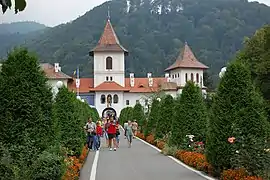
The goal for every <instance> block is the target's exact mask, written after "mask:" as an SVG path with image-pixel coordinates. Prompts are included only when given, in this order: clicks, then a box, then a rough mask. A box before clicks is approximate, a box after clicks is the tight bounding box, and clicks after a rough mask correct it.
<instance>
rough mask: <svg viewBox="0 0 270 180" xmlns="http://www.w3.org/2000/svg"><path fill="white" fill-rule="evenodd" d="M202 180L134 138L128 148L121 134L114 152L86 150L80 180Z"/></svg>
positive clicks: (203, 179)
mask: <svg viewBox="0 0 270 180" xmlns="http://www.w3.org/2000/svg"><path fill="white" fill-rule="evenodd" d="M179 179H180V180H205V179H206V178H204V177H202V176H200V175H198V174H196V173H195V172H193V171H191V170H189V169H187V168H185V167H183V166H182V165H180V164H178V163H177V162H175V161H173V160H172V159H170V158H168V157H167V156H164V155H162V154H161V153H160V152H158V151H157V150H155V149H154V148H152V147H151V146H149V145H147V144H145V143H143V142H141V141H140V140H138V139H135V140H133V144H132V147H131V148H128V145H127V141H126V139H124V138H123V137H121V140H120V148H119V149H117V151H109V149H108V148H106V147H105V143H104V141H103V147H102V148H101V150H99V152H90V153H89V155H88V157H87V160H86V162H85V164H84V166H83V168H82V170H81V173H80V180H179Z"/></svg>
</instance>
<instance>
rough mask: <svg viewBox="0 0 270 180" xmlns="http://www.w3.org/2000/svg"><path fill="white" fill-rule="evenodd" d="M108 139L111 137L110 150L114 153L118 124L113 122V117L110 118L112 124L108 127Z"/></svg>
mask: <svg viewBox="0 0 270 180" xmlns="http://www.w3.org/2000/svg"><path fill="white" fill-rule="evenodd" d="M108 137H109V148H110V149H109V150H110V151H112V150H113V149H114V151H116V140H115V137H116V123H115V121H114V120H113V117H111V118H110V123H109V126H108ZM112 144H113V145H114V148H113V146H112Z"/></svg>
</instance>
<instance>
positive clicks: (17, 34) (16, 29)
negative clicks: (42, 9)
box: [0, 21, 47, 57]
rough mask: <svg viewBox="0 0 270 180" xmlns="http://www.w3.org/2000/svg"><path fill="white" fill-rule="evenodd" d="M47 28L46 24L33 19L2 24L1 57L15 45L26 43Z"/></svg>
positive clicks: (0, 31) (0, 25)
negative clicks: (32, 20)
mask: <svg viewBox="0 0 270 180" xmlns="http://www.w3.org/2000/svg"><path fill="white" fill-rule="evenodd" d="M46 29H47V27H46V26H45V25H43V24H39V23H36V22H31V21H25V22H15V23H4V24H0V57H1V55H2V56H4V55H6V53H7V52H8V51H9V50H10V49H12V47H14V46H15V45H20V44H24V43H25V40H26V39H31V38H34V37H36V36H37V35H38V34H39V33H41V32H43V31H44V30H46Z"/></svg>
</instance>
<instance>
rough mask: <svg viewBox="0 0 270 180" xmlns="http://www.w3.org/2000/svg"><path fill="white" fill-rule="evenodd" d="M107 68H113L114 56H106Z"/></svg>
mask: <svg viewBox="0 0 270 180" xmlns="http://www.w3.org/2000/svg"><path fill="white" fill-rule="evenodd" d="M106 69H112V57H110V56H109V57H107V58H106Z"/></svg>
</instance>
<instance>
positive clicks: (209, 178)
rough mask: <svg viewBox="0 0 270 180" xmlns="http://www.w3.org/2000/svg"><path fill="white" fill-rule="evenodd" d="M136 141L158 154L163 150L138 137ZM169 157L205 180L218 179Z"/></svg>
mask: <svg viewBox="0 0 270 180" xmlns="http://www.w3.org/2000/svg"><path fill="white" fill-rule="evenodd" d="M136 139H138V140H140V141H141V142H143V143H144V144H146V145H148V146H150V147H152V148H153V149H155V150H157V151H158V152H161V150H160V149H159V148H157V147H156V146H154V145H152V144H150V143H148V142H146V141H144V140H143V139H141V138H139V137H136ZM164 156H166V155H164ZM167 157H168V158H170V159H171V160H173V161H174V162H176V163H177V164H179V165H181V166H183V167H185V168H186V169H188V170H190V171H192V172H194V173H196V174H198V175H199V176H201V177H203V178H205V179H207V180H217V179H215V178H213V177H210V176H207V175H206V174H203V173H202V172H201V171H198V170H195V169H193V168H192V167H189V166H188V165H186V164H185V163H183V162H182V161H180V160H178V159H176V158H175V157H173V156H167Z"/></svg>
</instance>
